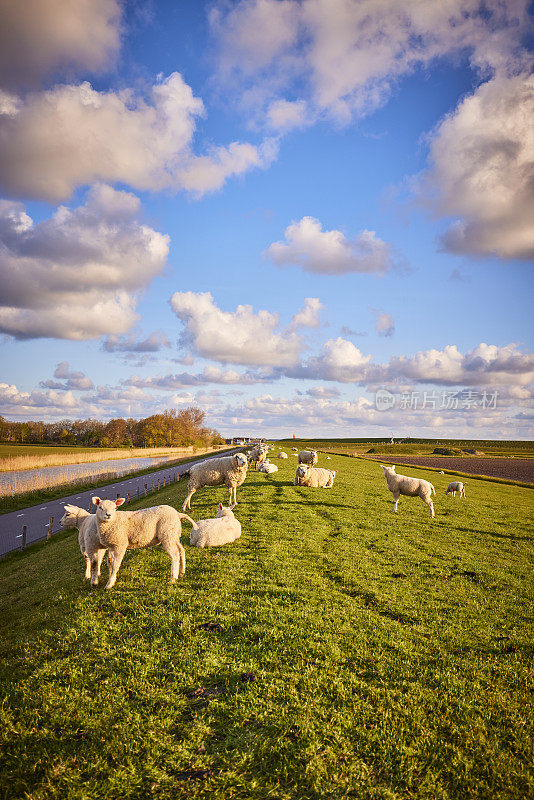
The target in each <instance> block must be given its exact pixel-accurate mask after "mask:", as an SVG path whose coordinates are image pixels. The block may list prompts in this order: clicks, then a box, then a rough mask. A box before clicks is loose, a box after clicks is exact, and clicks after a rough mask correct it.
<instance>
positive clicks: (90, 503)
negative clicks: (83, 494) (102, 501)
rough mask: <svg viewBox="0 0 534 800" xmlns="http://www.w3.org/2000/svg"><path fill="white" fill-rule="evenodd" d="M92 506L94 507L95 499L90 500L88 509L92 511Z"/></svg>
mask: <svg viewBox="0 0 534 800" xmlns="http://www.w3.org/2000/svg"><path fill="white" fill-rule="evenodd" d="M92 507H93V501H92V500H89V508H88V509H87V510H88V511H89V512H90V511H91V509H92Z"/></svg>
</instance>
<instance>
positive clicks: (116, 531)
mask: <svg viewBox="0 0 534 800" xmlns="http://www.w3.org/2000/svg"><path fill="white" fill-rule="evenodd" d="M124 502H125V500H124V497H118V498H117V499H116V500H101V499H100V497H93V503H94V505H95V506H96V515H95V516H96V524H97V526H98V538H99V539H100V544H101V546H102V547H107V548H109V556H108V558H109V563H110V573H109V579H108V582H107V584H106V589H111V588H112V587H113V586H114V585H115V581H116V580H117V573H118V571H119V568H120V565H121V563H122V559H123V558H124V554H125V553H126V550H128V549H135V550H138V549H140V548H142V547H153V546H155V545H158V544H161V546H162V547H163V549H164V550H165V552H166V553H168V554H169V556H170V559H171V583H174V581H175V580H176V579H177V578H179V577H182V576H183V575H185V550H184V548H183V545H182V544H181V543H180V535H181V533H182V522H181V521H182V519H186V520H187V521H188V522H190V523H191V525H192V526H193V529H195V528H196V527H197V524H196V522H195V521H194V520H193V519H191V517H188V516H187V514H181V513H180V512H179V511H176V509H175V508H172V507H171V506H153V507H152V508H142V509H141V510H140V511H117V508H118V507H119V506H121V505H122V504H123V503H124ZM94 577H95V580H93V564H92V563H91V583H93V585H96V584H97V583H98V576H97V575H95V576H94Z"/></svg>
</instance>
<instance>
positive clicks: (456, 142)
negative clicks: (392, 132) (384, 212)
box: [426, 74, 534, 259]
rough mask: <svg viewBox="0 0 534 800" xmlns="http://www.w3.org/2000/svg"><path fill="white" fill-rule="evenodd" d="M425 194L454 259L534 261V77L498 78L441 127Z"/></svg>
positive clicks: (434, 140) (433, 145) (435, 137)
mask: <svg viewBox="0 0 534 800" xmlns="http://www.w3.org/2000/svg"><path fill="white" fill-rule="evenodd" d="M430 159H431V168H430V171H429V174H428V175H427V178H426V191H427V192H430V198H429V199H428V200H427V202H430V203H431V205H432V206H433V207H435V208H436V209H437V210H438V212H439V213H440V214H442V215H446V216H455V217H458V218H459V219H458V220H457V221H456V222H454V223H453V224H452V225H451V226H450V227H449V229H448V231H447V232H446V233H445V235H444V236H443V239H442V241H443V245H444V247H445V248H446V249H447V250H449V251H450V252H453V253H467V254H470V255H482V256H483V255H496V256H500V257H501V258H523V259H532V258H534V214H533V213H532V208H533V207H534V76H532V75H527V74H523V75H517V76H513V77H503V76H501V75H498V76H497V77H495V78H493V79H492V80H490V81H488V82H487V83H484V84H482V85H481V86H479V87H478V89H477V90H476V91H475V92H474V93H473V94H472V95H470V96H468V97H466V98H465V99H464V100H462V102H461V103H460V104H459V105H458V107H457V108H456V109H455V111H454V112H453V113H452V114H449V115H448V116H447V117H445V119H444V120H443V121H442V122H441V123H440V125H439V126H438V127H437V129H436V131H435V132H434V134H433V136H432V139H431V150H430Z"/></svg>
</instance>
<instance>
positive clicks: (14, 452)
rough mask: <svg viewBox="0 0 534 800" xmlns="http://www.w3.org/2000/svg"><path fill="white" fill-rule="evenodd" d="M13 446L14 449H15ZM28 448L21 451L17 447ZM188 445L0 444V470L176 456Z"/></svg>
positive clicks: (192, 449)
mask: <svg viewBox="0 0 534 800" xmlns="http://www.w3.org/2000/svg"><path fill="white" fill-rule="evenodd" d="M15 447H16V448H17V449H15ZM22 447H24V448H26V447H27V448H28V451H29V452H27V450H26V449H23V450H21V448H22ZM194 449H195V448H193V447H192V446H190V447H146V448H143V447H137V448H125V447H122V448H113V449H111V448H84V447H81V448H77V447H43V446H41V447H36V446H34V447H32V446H31V445H30V446H27V445H26V446H24V445H17V446H13V445H0V472H14V471H18V470H27V469H43V468H44V467H58V466H59V467H61V466H65V465H69V464H90V463H91V462H94V461H108V460H110V459H114V460H121V459H124V458H150V457H157V456H160V457H161V456H176V458H179V457H180V456H182V455H184V454H185V453H192V452H194Z"/></svg>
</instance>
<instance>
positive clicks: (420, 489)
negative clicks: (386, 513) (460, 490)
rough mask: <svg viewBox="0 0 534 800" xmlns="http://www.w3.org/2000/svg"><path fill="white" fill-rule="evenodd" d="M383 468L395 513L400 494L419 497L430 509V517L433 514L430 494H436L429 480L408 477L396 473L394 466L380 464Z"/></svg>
mask: <svg viewBox="0 0 534 800" xmlns="http://www.w3.org/2000/svg"><path fill="white" fill-rule="evenodd" d="M380 466H381V467H382V469H383V470H384V476H385V478H386V481H387V484H388V489H389V491H390V492H391V494H392V495H393V511H394V512H395V513H397V503H398V502H399V497H400V496H401V494H403V495H406V496H408V497H420V498H421V500H422V501H423V503H426V505H427V506H428V507H429V509H430V514H431V516H432V517H434V516H435V514H434V504H433V502H432V495H435V494H436V490H435V489H434V487H433V486H432V484H431V483H430V482H429V481H425V480H423V479H422V478H408V477H407V476H406V475H397V473H396V472H395V467H394V466H387V467H386V466H384V464H380Z"/></svg>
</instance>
